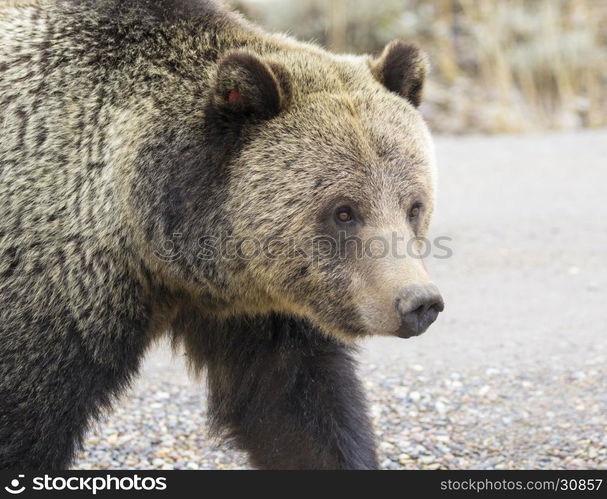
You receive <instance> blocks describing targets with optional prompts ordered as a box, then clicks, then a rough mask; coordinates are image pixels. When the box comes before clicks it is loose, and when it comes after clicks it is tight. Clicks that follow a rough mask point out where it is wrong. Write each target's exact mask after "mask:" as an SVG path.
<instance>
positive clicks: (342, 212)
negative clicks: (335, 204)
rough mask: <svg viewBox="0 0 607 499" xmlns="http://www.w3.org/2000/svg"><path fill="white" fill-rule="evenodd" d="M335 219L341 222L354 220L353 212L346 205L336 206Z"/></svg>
mask: <svg viewBox="0 0 607 499" xmlns="http://www.w3.org/2000/svg"><path fill="white" fill-rule="evenodd" d="M335 219H336V220H337V221H338V222H339V223H342V224H347V223H350V222H353V221H354V214H353V213H352V210H351V209H350V208H348V207H347V206H342V207H340V208H337V210H336V211H335Z"/></svg>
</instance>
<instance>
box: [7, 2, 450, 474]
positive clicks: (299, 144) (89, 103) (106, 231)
mask: <svg viewBox="0 0 607 499" xmlns="http://www.w3.org/2000/svg"><path fill="white" fill-rule="evenodd" d="M0 26H1V29H0V124H1V127H2V128H1V132H0V467H1V468H25V469H40V468H44V469H57V468H64V467H66V466H69V465H70V463H71V461H72V459H73V457H74V453H75V452H76V451H77V450H78V449H79V448H80V446H81V443H82V438H83V434H84V432H85V431H86V429H87V427H88V425H89V424H90V423H91V422H92V421H93V420H94V418H95V417H96V416H98V415H99V413H100V411H103V410H106V409H108V408H109V406H110V405H111V403H112V401H113V399H114V398H115V396H116V395H117V394H120V393H121V392H124V390H125V389H127V387H128V386H129V383H130V382H131V381H132V379H133V377H134V376H135V375H136V374H137V371H138V367H139V364H140V361H141V359H142V357H143V356H144V354H145V352H146V350H147V349H148V348H149V347H150V345H151V344H153V342H154V341H155V340H156V339H158V338H159V337H161V336H163V335H170V336H171V337H172V339H173V342H174V344H176V345H183V347H185V349H186V352H187V355H188V359H189V362H190V364H191V368H192V369H193V371H194V372H204V374H205V376H206V379H207V382H208V387H209V410H210V413H211V424H212V425H213V427H214V428H215V429H217V430H218V431H221V432H223V434H225V435H227V436H228V437H230V438H232V439H233V440H234V441H235V442H236V444H237V445H238V446H239V447H240V448H242V449H244V450H245V451H247V452H248V454H249V456H250V460H251V464H252V465H253V466H255V467H258V468H279V469H296V468H297V469H372V468H376V467H377V460H376V453H375V443H374V438H373V431H372V428H371V424H370V421H369V418H368V415H367V410H366V405H365V398H364V394H363V391H362V389H361V385H360V383H359V381H358V379H357V377H356V372H355V371H356V366H355V361H354V358H353V351H354V348H355V346H354V345H355V341H356V339H357V338H361V337H365V336H369V335H374V334H375V335H397V336H401V337H410V336H414V335H418V334H420V333H422V332H423V331H424V330H425V329H426V328H427V327H428V326H429V325H430V323H432V322H433V321H434V320H435V319H436V317H437V315H438V313H439V312H440V311H441V310H442V308H443V303H442V299H441V297H440V294H439V293H438V290H437V289H436V287H435V286H434V285H433V284H432V283H431V282H430V281H429V278H428V276H427V274H426V271H425V269H424V265H423V262H422V261H421V259H420V258H415V257H406V258H402V257H401V256H399V255H395V254H394V252H383V251H382V252H381V254H380V255H379V256H378V253H377V251H375V250H373V251H366V250H367V249H369V248H371V247H373V246H374V245H373V244H372V243H374V242H378V241H387V240H389V239H391V238H393V237H394V236H397V237H398V238H399V239H401V240H402V241H405V240H406V241H409V240H412V239H419V238H423V237H424V236H425V234H426V232H427V229H428V224H429V221H430V217H431V214H432V209H433V203H434V173H433V172H434V160H433V152H432V144H431V140H430V136H429V133H428V131H427V128H426V126H425V124H424V122H423V120H422V118H421V115H420V113H419V111H418V109H417V106H418V104H419V103H420V98H421V92H422V88H423V83H424V78H425V74H426V58H425V56H424V55H423V54H422V53H421V52H420V51H419V50H418V49H417V48H416V47H414V46H412V45H409V44H406V43H403V42H401V41H395V42H392V43H390V44H388V46H387V47H386V48H385V50H384V51H383V53H381V54H378V55H376V56H353V55H334V54H331V53H328V52H326V51H325V50H323V49H321V48H319V47H318V46H316V45H313V44H308V43H300V42H298V41H295V40H294V39H292V38H290V37H287V36H284V35H280V34H269V33H266V32H264V31H263V30H262V29H260V28H259V27H257V26H255V25H252V24H250V23H249V22H248V21H246V20H244V19H243V18H241V17H240V16H239V15H238V14H235V13H233V12H229V11H228V10H226V9H225V8H223V7H221V6H220V5H218V4H216V3H214V2H212V1H209V0H157V1H156V0H127V1H125V0H98V1H93V0H17V1H9V2H4V3H3V5H2V6H1V7H0ZM351 241H355V244H350V243H351ZM413 247H415V248H417V247H418V245H417V244H416V245H413ZM361 248H363V251H362V252H361V251H359V250H360V249H361ZM415 251H417V249H416V250H415ZM413 256H414V255H413Z"/></svg>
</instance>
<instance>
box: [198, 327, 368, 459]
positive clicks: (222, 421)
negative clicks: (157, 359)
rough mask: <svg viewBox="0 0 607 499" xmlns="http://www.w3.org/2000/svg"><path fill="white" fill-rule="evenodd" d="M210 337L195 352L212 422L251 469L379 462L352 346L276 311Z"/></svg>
mask: <svg viewBox="0 0 607 499" xmlns="http://www.w3.org/2000/svg"><path fill="white" fill-rule="evenodd" d="M222 329H223V328H222ZM214 337H215V340H214V341H212V342H211V343H212V345H211V344H207V345H206V348H205V350H206V352H204V353H203V352H199V356H200V354H202V356H203V357H206V359H205V361H206V362H205V363H206V364H207V367H208V377H209V387H210V412H211V415H212V422H213V424H214V426H215V427H216V428H217V429H224V430H225V431H226V433H227V434H228V435H229V436H230V437H232V438H233V439H234V440H235V441H236V443H237V444H238V445H239V447H240V448H242V449H243V450H245V451H247V452H248V453H249V456H250V459H251V462H252V464H253V465H254V466H255V467H257V468H263V469H374V468H376V467H377V458H376V454H375V444H374V438H373V431H372V428H371V423H370V420H369V417H368V415H367V407H366V401H365V397H364V394H363V390H362V387H361V385H360V382H359V380H358V379H357V377H356V372H355V367H356V366H355V361H354V359H353V357H352V348H350V347H347V346H345V345H344V344H342V343H340V342H338V341H337V340H334V339H331V338H327V337H326V336H324V335H323V334H322V333H321V332H320V331H318V330H315V329H313V328H312V327H311V326H310V325H309V324H308V323H306V322H304V321H300V320H294V319H289V318H284V317H278V316H274V317H270V318H265V319H256V320H255V321H252V322H251V321H250V320H249V321H244V320H243V321H239V322H238V323H237V324H230V325H229V327H225V329H224V330H223V331H221V332H217V333H216V334H215V335H214ZM209 347H211V348H209ZM201 360H202V359H201Z"/></svg>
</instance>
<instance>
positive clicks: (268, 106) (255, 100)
mask: <svg viewBox="0 0 607 499" xmlns="http://www.w3.org/2000/svg"><path fill="white" fill-rule="evenodd" d="M288 80H289V78H288V75H287V73H286V70H284V69H283V68H282V67H281V66H279V65H278V64H274V63H267V62H265V61H263V60H262V59H260V58H259V57H257V56H255V55H252V54H250V53H248V52H244V51H237V52H231V53H229V54H228V55H226V56H225V57H224V58H223V59H221V60H220V61H219V65H218V67H217V76H216V80H215V91H214V101H215V104H216V106H217V107H218V108H219V109H220V110H221V111H223V112H225V113H228V114H232V115H235V116H236V115H241V116H242V115H246V116H251V117H256V118H260V119H269V118H271V117H273V116H275V115H277V114H278V113H279V112H280V111H281V109H283V107H284V106H285V104H286V99H287V97H288V90H289V81H288Z"/></svg>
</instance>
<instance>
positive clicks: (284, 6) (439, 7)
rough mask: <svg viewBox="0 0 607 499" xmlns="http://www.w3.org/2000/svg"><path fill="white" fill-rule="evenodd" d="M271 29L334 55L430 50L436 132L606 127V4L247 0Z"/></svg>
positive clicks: (429, 105)
mask: <svg viewBox="0 0 607 499" xmlns="http://www.w3.org/2000/svg"><path fill="white" fill-rule="evenodd" d="M235 3H237V4H238V7H239V8H241V9H242V10H244V11H245V13H246V14H247V15H249V16H250V17H252V18H253V19H255V20H257V21H258V22H260V23H261V24H263V25H265V26H267V27H269V28H270V29H274V30H282V31H288V32H291V33H292V34H294V35H296V36H298V37H300V38H303V39H313V40H316V41H318V42H320V43H322V44H324V45H327V46H328V47H330V48H331V49H334V50H338V51H352V52H358V53H363V52H376V51H379V50H380V49H381V47H383V45H384V44H385V43H386V42H388V41H389V40H391V39H393V38H403V39H406V40H414V41H417V42H418V43H419V44H421V45H422V46H423V47H424V49H425V50H426V51H427V52H428V53H429V55H430V58H431V61H432V64H433V75H432V79H431V81H430V84H429V85H428V92H427V100H426V104H425V107H424V113H425V114H426V116H427V117H428V120H429V121H430V123H431V125H432V127H433V128H434V129H435V130H436V131H438V132H447V133H463V132H470V131H477V132H478V131H480V132H489V133H492V132H524V131H537V130H544V129H571V128H579V127H598V126H604V125H606V124H607V92H606V91H605V90H606V89H607V2H605V1H604V0H382V1H381V2H378V1H377V0H330V1H326V0H299V1H296V2H292V1H289V0H266V1H259V0H257V1H254V0H240V1H239V2H232V4H235Z"/></svg>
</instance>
